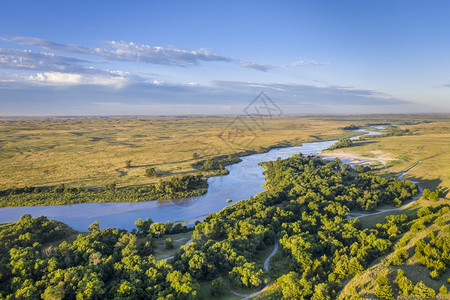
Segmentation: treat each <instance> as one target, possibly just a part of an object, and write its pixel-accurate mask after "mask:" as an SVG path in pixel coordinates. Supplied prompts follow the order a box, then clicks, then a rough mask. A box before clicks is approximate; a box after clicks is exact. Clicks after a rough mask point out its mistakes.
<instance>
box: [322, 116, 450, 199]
mask: <svg viewBox="0 0 450 300" xmlns="http://www.w3.org/2000/svg"><path fill="white" fill-rule="evenodd" d="M400 127H401V128H403V129H404V128H408V129H410V130H411V131H413V132H414V134H413V135H405V136H392V137H382V138H374V139H369V140H367V141H364V142H357V143H355V146H353V147H351V148H343V149H338V150H335V151H333V152H332V153H342V152H346V153H354V154H355V155H357V156H361V157H371V156H373V154H374V153H377V156H382V157H385V158H386V157H388V158H391V159H392V160H390V161H388V162H387V163H386V168H385V169H382V170H380V173H381V174H396V173H398V172H401V171H403V170H405V169H408V168H409V167H411V166H412V165H414V164H415V163H416V162H419V161H421V163H420V164H419V165H417V166H416V167H415V168H413V169H412V170H411V171H410V172H408V174H406V175H405V179H411V180H414V181H418V182H419V184H420V186H422V187H424V188H429V189H435V188H438V187H439V188H441V189H443V190H448V189H449V188H450V172H449V171H450V151H449V149H450V122H449V121H438V122H433V123H422V124H418V125H408V126H400ZM327 154H330V152H327ZM449 196H450V193H448V194H447V197H449Z"/></svg>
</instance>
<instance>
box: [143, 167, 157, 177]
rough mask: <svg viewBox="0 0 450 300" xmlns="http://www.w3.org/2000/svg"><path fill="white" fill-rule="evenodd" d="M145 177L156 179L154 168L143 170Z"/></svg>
mask: <svg viewBox="0 0 450 300" xmlns="http://www.w3.org/2000/svg"><path fill="white" fill-rule="evenodd" d="M145 176H147V177H156V176H158V172H157V171H156V169H155V168H147V169H145Z"/></svg>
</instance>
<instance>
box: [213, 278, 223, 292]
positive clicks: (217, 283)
mask: <svg viewBox="0 0 450 300" xmlns="http://www.w3.org/2000/svg"><path fill="white" fill-rule="evenodd" d="M210 293H211V296H221V295H222V294H223V293H225V283H224V282H223V280H222V278H217V279H214V280H213V281H211V288H210Z"/></svg>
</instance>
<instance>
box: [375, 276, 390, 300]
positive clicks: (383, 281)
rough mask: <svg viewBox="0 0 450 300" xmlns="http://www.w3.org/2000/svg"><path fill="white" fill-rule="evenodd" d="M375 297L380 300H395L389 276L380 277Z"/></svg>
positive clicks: (377, 281)
mask: <svg viewBox="0 0 450 300" xmlns="http://www.w3.org/2000/svg"><path fill="white" fill-rule="evenodd" d="M376 283H377V284H376V287H375V296H377V297H378V298H380V299H389V300H390V299H394V293H393V292H392V286H391V282H390V281H389V279H388V278H387V276H384V275H382V276H379V277H378V278H377V280H376Z"/></svg>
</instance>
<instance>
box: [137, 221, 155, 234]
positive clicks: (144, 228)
mask: <svg viewBox="0 0 450 300" xmlns="http://www.w3.org/2000/svg"><path fill="white" fill-rule="evenodd" d="M152 223H153V220H152V219H150V218H146V219H145V221H143V220H142V219H141V218H139V219H137V221H136V222H134V226H136V228H137V229H138V231H139V232H142V233H143V234H148V233H149V232H150V226H151V225H152Z"/></svg>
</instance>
